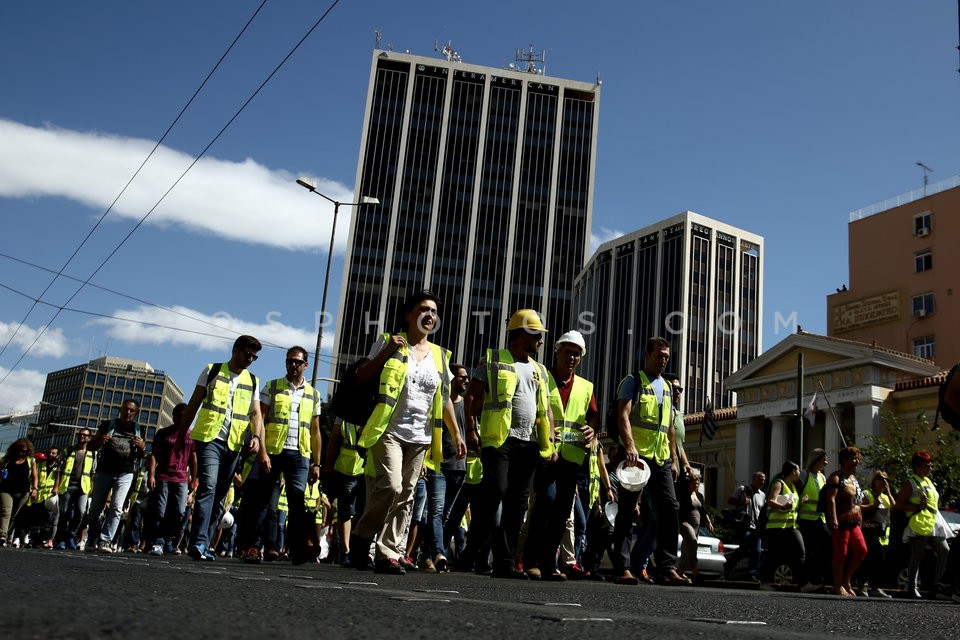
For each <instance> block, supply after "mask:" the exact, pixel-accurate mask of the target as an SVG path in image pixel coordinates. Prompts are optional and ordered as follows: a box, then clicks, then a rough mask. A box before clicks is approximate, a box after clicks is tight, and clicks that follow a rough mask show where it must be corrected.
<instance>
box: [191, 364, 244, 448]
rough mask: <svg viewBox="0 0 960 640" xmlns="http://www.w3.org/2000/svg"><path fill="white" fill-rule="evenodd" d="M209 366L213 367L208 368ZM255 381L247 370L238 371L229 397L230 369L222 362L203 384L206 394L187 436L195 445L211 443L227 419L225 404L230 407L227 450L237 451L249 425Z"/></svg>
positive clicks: (241, 444)
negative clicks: (214, 373) (234, 385)
mask: <svg viewBox="0 0 960 640" xmlns="http://www.w3.org/2000/svg"><path fill="white" fill-rule="evenodd" d="M210 366H213V365H210ZM256 390H257V389H256V378H255V377H254V376H253V374H251V373H250V372H249V371H248V370H247V369H244V370H243V371H241V372H240V375H239V377H238V379H237V387H236V389H235V390H234V392H233V398H232V402H231V397H230V367H229V366H228V363H226V362H224V363H223V364H222V365H220V371H219V373H217V375H216V376H214V377H213V380H211V381H210V384H208V385H207V395H206V396H205V397H204V399H203V403H202V404H201V405H200V411H198V412H197V420H196V422H195V423H194V426H193V431H191V432H190V437H191V438H192V439H194V440H197V441H199V442H212V441H213V440H214V439H215V438H216V437H217V435H219V434H220V429H221V427H223V421H224V420H225V419H226V417H227V405H228V404H229V405H230V406H231V410H232V413H231V417H230V432H229V433H228V434H227V447H228V448H229V449H230V450H231V451H240V448H241V447H242V446H243V434H244V433H245V432H246V430H247V427H248V426H249V423H250V409H251V408H252V407H253V398H254V393H255V392H256Z"/></svg>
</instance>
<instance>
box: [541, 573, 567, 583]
mask: <svg viewBox="0 0 960 640" xmlns="http://www.w3.org/2000/svg"><path fill="white" fill-rule="evenodd" d="M541 580H545V581H547V582H566V581H567V576H566V574H564V573H562V572H560V571H553V572H551V573H545V574H543V577H542V578H541Z"/></svg>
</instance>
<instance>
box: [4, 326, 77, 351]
mask: <svg viewBox="0 0 960 640" xmlns="http://www.w3.org/2000/svg"><path fill="white" fill-rule="evenodd" d="M18 326H19V325H17V323H15V322H9V323H8V322H0V346H2V345H5V344H7V342H10V340H11V337H12V339H13V340H12V342H10V347H7V349H8V350H10V349H11V348H13V347H15V348H16V349H18V350H20V351H23V350H25V349H28V348H30V345H33V347H32V348H30V355H32V356H35V357H48V358H62V357H63V356H65V355H67V354H68V353H69V352H70V345H69V344H68V342H67V339H66V338H65V337H64V335H63V330H61V329H47V331H45V332H44V334H43V335H42V336H41V337H40V339H39V340H37V336H38V335H39V334H40V329H34V328H33V327H28V326H27V325H23V326H22V327H20V329H19V330H17V327H18ZM34 340H37V343H36V344H35V345H34V344H33V341H34Z"/></svg>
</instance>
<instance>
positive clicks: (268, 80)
mask: <svg viewBox="0 0 960 640" xmlns="http://www.w3.org/2000/svg"><path fill="white" fill-rule="evenodd" d="M264 1H266V0H264ZM339 3H340V0H333V3H332V4H331V5H330V6H329V7H328V8H327V10H326V11H324V13H323V15H321V16H320V18H319V19H318V20H317V21H316V22H315V23H314V24H313V26H312V27H310V29H309V30H308V31H307V33H306V34H304V36H303V37H302V38H300V40H299V41H298V42H297V44H296V45H294V47H293V48H292V49H291V50H290V52H289V53H287V55H286V56H284V58H283V60H281V61H280V63H279V64H278V65H277V66H276V67H275V68H274V69H273V71H271V72H270V75H268V76H267V77H266V79H265V80H264V81H263V82H262V83H260V86H258V87H257V88H256V90H255V91H254V92H253V93H252V94H251V95H250V97H249V98H247V100H246V101H245V102H244V103H243V104H242V105H241V106H240V108H239V109H238V110H237V111H236V113H234V114H233V116H232V117H231V118H230V120H228V121H227V123H226V124H225V125H224V126H223V127H222V128H221V129H220V131H219V132H217V134H216V135H215V136H214V137H213V139H212V140H210V142H209V143H208V144H207V146H205V147H204V148H203V150H202V151H201V152H200V153H199V154H198V155H197V157H196V158H194V160H193V162H191V163H190V164H189V165H188V166H187V168H186V169H184V170H183V172H182V173H181V174H180V176H179V177H178V178H177V179H176V180H175V181H174V183H173V184H172V185H171V186H170V188H169V189H167V190H166V191H165V192H164V193H163V195H161V196H160V199H159V200H157V202H156V203H155V204H154V205H153V206H152V207H150V209H149V210H148V211H147V212H146V214H144V216H143V217H142V218H140V220H139V221H138V222H137V224H136V225H134V227H133V228H132V229H131V230H130V231H129V233H127V235H126V236H124V237H123V239H122V240H121V241H120V242H119V243H118V244H117V246H116V247H114V249H113V250H112V251H111V252H110V253H109V254H108V255H107V257H106V258H104V259H103V261H102V262H101V263H100V264H99V265H98V266H97V268H96V269H94V271H93V273H91V274H90V276H89V277H87V279H86V280H85V281H84V282H83V284H81V285H80V287H79V288H78V289H77V290H76V291H75V292H74V293H73V295H71V296H70V298H69V299H67V302H66V303H65V305H67V304H70V302H71V301H73V299H74V298H75V297H76V296H77V295H78V294H79V293H80V291H82V290H83V288H84V286H86V285H87V284H88V283H89V282H90V280H92V279H93V278H94V277H95V276H96V275H97V273H99V272H100V270H101V269H102V268H103V267H104V266H105V265H106V264H107V262H109V261H110V259H111V258H113V256H114V255H116V253H117V251H119V250H120V249H121V247H123V245H124V244H126V242H127V240H129V239H130V237H131V236H132V235H133V234H134V233H135V232H136V231H137V229H139V228H140V226H141V225H142V224H143V223H144V222H145V221H146V220H147V218H149V217H150V215H151V214H152V213H153V212H154V211H155V210H156V208H157V207H158V206H160V204H161V203H162V202H163V201H164V200H165V199H166V197H167V196H168V195H169V194H170V192H171V191H173V189H174V188H176V186H177V185H178V184H180V181H181V180H183V178H184V177H185V176H186V175H187V173H188V172H189V171H190V170H191V169H192V168H193V167H194V166H196V164H197V162H199V161H200V159H201V158H203V156H204V155H206V153H207V151H209V150H210V148H211V147H212V146H213V145H214V144H215V143H216V142H217V140H219V139H220V136H222V135H223V134H224V132H225V131H226V130H227V128H228V127H230V125H231V124H233V122H234V121H235V120H236V119H237V118H238V117H239V116H240V114H241V113H242V112H243V110H244V109H246V108H247V106H248V105H249V104H250V103H251V102H252V101H253V99H254V98H256V97H257V95H259V93H260V91H262V90H263V88H264V87H265V86H266V85H267V83H268V82H270V80H271V79H272V78H273V77H274V76H275V75H276V74H277V73H278V72H279V71H280V69H281V68H282V67H283V66H284V65H285V64H286V63H287V61H288V60H289V59H290V58H291V57H292V56H293V54H294V53H296V51H297V50H298V49H299V48H300V46H301V45H302V44H303V43H304V42H305V41H306V39H307V38H308V37H310V35H311V34H312V33H313V32H314V31H315V30H316V29H317V27H319V26H320V24H321V23H322V22H323V20H324V19H325V18H326V17H327V16H328V15H329V14H330V12H331V11H333V9H334V7H336V6H337V4H339ZM261 6H262V5H261ZM258 10H259V9H258ZM51 285H52V283H51ZM65 305H64V306H65ZM63 309H64V307H59V308H58V309H57V311H56V312H55V313H54V314H53V317H52V318H51V319H50V321H49V322H48V323H47V324H46V325H44V326H43V327H42V328H41V329H40V331H39V332H38V333H37V336H36V337H35V338H34V340H33V342H32V343H30V346H29V347H27V348H26V350H25V351H24V352H23V353H22V354H21V355H20V357H19V358H18V359H17V361H16V362H15V363H14V364H13V366H12V367H11V368H10V369H8V370H7V372H6V373H5V374H4V376H3V378H0V385H2V384H3V383H4V382H5V381H6V379H7V378H8V377H9V376H10V374H11V373H13V371H15V370H16V368H17V367H18V366H19V365H20V363H21V362H23V359H24V358H25V357H26V356H27V354H29V353H30V350H31V349H33V347H34V345H36V344H37V342H38V341H39V340H40V338H42V337H43V334H44V333H46V331H47V329H48V328H49V327H50V325H51V324H53V322H54V321H55V320H56V319H57V318H58V317H59V315H60V312H61V311H62V310H63ZM24 320H25V319H24ZM12 340H13V337H12V336H11V338H10V341H12Z"/></svg>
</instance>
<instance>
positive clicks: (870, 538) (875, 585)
mask: <svg viewBox="0 0 960 640" xmlns="http://www.w3.org/2000/svg"><path fill="white" fill-rule="evenodd" d="M860 509H861V511H862V512H863V527H862V529H863V539H864V540H866V542H867V559H866V560H864V562H863V567H862V568H861V570H860V571H861V573H862V574H863V576H864V582H863V587H862V588H861V589H860V592H861V593H862V594H863V595H865V596H867V597H868V598H869V597H874V598H889V597H891V596H890V594H888V593H887V592H886V591H884V590H883V589H882V588H881V585H882V584H883V583H884V582H885V579H884V578H885V577H886V573H887V550H888V549H889V548H890V512H891V510H892V509H893V494H892V493H891V492H890V478H889V477H888V476H887V472H886V471H882V470H881V471H877V472H876V473H874V474H873V479H872V480H871V481H870V488H869V489H867V490H865V491H864V492H863V504H862V505H860Z"/></svg>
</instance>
